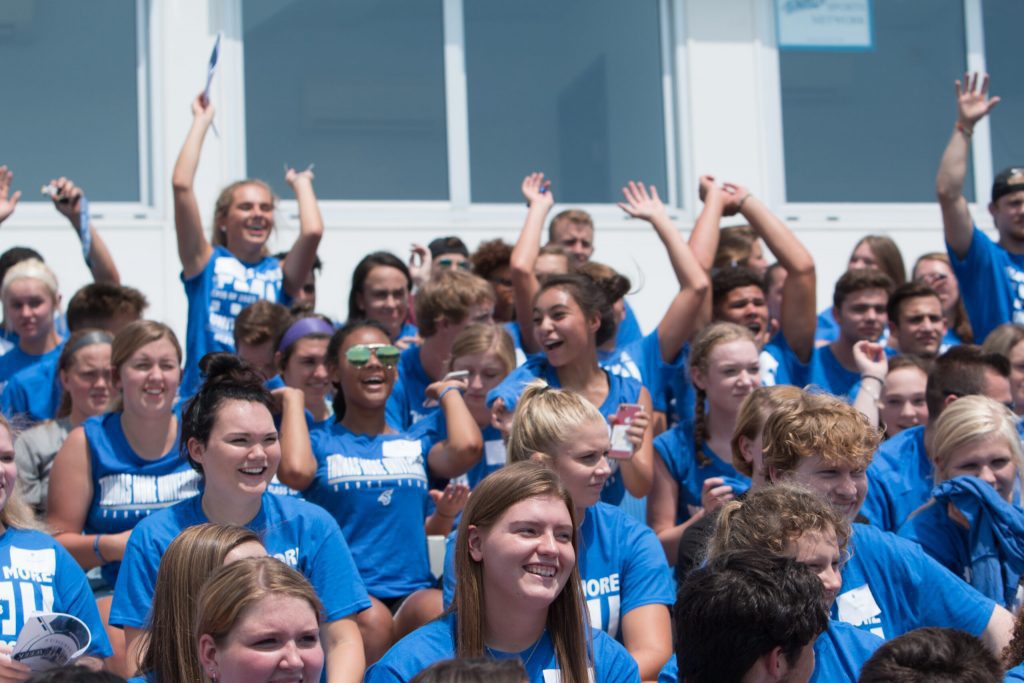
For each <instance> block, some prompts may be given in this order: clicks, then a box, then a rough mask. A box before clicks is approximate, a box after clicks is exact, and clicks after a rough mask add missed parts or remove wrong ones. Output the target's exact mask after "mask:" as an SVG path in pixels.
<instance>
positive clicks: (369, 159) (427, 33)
mask: <svg viewBox="0 0 1024 683" xmlns="http://www.w3.org/2000/svg"><path fill="white" fill-rule="evenodd" d="M242 22H243V31H244V49H245V110H246V154H247V161H248V171H249V174H250V175H251V176H255V177H260V178H263V179H265V180H267V181H268V182H269V183H270V184H271V185H272V186H273V187H274V189H275V190H276V191H277V192H278V193H279V194H281V195H282V196H290V195H291V193H290V192H289V191H286V190H287V187H286V185H285V183H284V167H283V166H284V164H289V165H291V166H294V167H297V168H305V167H306V165H308V164H309V163H310V162H315V163H316V168H315V173H316V186H317V192H318V195H319V196H320V197H321V198H323V199H405V200H431V199H432V200H443V199H447V198H448V161H447V137H446V128H445V125H446V122H445V92H444V63H443V60H444V50H443V36H442V30H443V24H442V15H441V2H440V0H299V1H296V0H291V1H288V2H282V1H281V0H246V2H245V3H244V5H243V7H242Z"/></svg>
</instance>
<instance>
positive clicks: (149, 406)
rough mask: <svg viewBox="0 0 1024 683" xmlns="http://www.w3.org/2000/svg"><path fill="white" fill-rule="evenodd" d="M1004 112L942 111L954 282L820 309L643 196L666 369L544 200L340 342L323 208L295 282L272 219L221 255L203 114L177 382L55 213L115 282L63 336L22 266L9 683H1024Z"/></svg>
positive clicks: (400, 265)
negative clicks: (995, 160) (80, 630)
mask: <svg viewBox="0 0 1024 683" xmlns="http://www.w3.org/2000/svg"><path fill="white" fill-rule="evenodd" d="M997 103H998V98H997V97H990V96H989V93H988V79H987V76H984V75H980V74H968V75H967V76H966V77H965V80H964V81H963V82H962V83H961V82H958V83H957V99H956V105H957V107H956V110H957V119H956V121H955V125H954V126H953V130H952V133H951V137H950V139H949V142H948V144H947V147H946V149H945V152H944V154H943V156H942V159H941V163H940V166H939V169H938V174H937V180H936V188H937V196H938V201H939V204H940V207H941V209H942V221H943V229H944V235H945V241H946V245H947V252H945V253H927V254H923V255H921V256H919V257H918V258H917V260H916V262H915V263H914V265H913V268H912V269H911V271H910V273H909V278H908V273H907V271H906V268H905V266H904V260H903V255H902V254H901V253H900V250H899V247H898V245H896V244H895V243H894V242H893V241H892V240H891V239H889V238H887V237H885V236H884V235H869V236H866V237H864V238H863V239H862V240H860V242H858V244H857V245H856V247H855V248H854V250H853V252H852V254H851V255H850V259H849V264H848V265H849V268H848V270H847V271H846V272H845V273H843V274H842V276H841V277H839V278H838V280H837V281H836V283H835V287H834V295H833V298H832V301H831V302H830V305H828V306H821V305H820V304H819V302H818V301H816V289H817V273H816V270H815V262H814V256H813V254H811V253H810V251H809V250H808V249H807V248H805V247H804V245H802V244H801V242H800V240H799V239H798V237H797V235H796V234H794V232H792V231H791V230H790V229H789V228H788V227H787V226H786V225H785V223H784V222H783V221H782V220H780V219H779V218H778V217H777V216H775V215H774V214H773V213H772V212H771V210H770V209H769V208H768V206H767V205H766V204H765V203H763V202H762V201H761V200H759V199H758V198H757V197H756V196H754V195H753V194H751V193H750V192H749V191H748V190H747V188H745V187H744V186H742V185H740V184H737V183H734V182H721V180H720V179H716V178H713V177H710V176H703V177H701V178H700V197H701V200H702V209H701V211H700V214H699V216H698V218H697V220H696V222H695V224H694V225H693V227H692V230H691V231H690V234H689V237H688V239H686V238H684V234H683V233H682V232H681V231H680V229H679V226H677V225H675V224H674V223H673V221H672V219H671V218H670V216H669V212H668V210H667V209H666V207H665V205H664V204H663V202H662V201H661V199H660V198H659V194H658V191H657V189H656V188H654V187H653V186H649V185H645V184H643V183H640V182H630V183H628V184H627V185H626V186H625V187H624V188H623V200H622V202H621V203H620V204H619V206H620V207H621V208H622V210H623V211H624V212H625V213H626V214H627V215H628V216H630V217H633V218H635V219H638V220H642V221H646V222H647V223H649V224H650V225H651V227H652V228H653V230H654V231H655V233H656V234H657V236H658V238H659V240H660V242H661V243H662V245H663V246H664V249H665V254H666V256H667V262H668V265H669V266H670V267H671V269H672V272H673V273H674V275H675V279H676V281H677V283H678V291H677V292H676V293H675V294H674V296H673V297H672V299H671V302H670V303H669V306H668V308H667V310H666V311H665V314H664V316H663V317H662V318H661V320H660V321H659V322H658V325H657V327H656V328H654V329H653V330H650V331H649V332H647V333H645V332H644V331H642V330H641V328H640V325H639V324H638V322H637V320H636V317H635V315H634V314H633V312H632V310H631V308H630V306H629V304H628V302H627V299H626V295H627V294H629V293H630V292H631V290H632V284H631V283H630V281H629V279H628V278H627V277H625V276H624V275H622V274H620V273H618V272H616V271H615V270H614V269H612V268H611V267H609V266H607V265H604V264H602V263H598V262H596V261H594V260H593V259H592V258H591V257H592V255H593V252H594V244H595V238H596V236H597V234H598V232H599V231H598V230H596V229H595V226H594V224H593V221H592V220H591V218H590V216H589V215H588V214H587V213H586V212H584V211H582V210H579V209H567V210H564V211H561V212H559V213H557V214H555V215H554V216H551V213H552V211H553V207H554V205H555V193H556V191H557V189H556V188H555V187H554V186H553V185H552V184H551V182H550V180H548V179H547V178H546V177H545V176H544V174H543V173H540V172H535V173H531V174H529V175H527V176H526V177H525V178H524V179H523V181H522V186H521V189H522V194H523V197H524V199H525V200H526V203H527V207H528V208H527V210H526V216H525V220H524V224H523V227H522V230H521V232H520V234H519V238H518V240H517V241H516V243H515V244H508V243H506V242H503V241H502V240H498V239H496V240H488V241H484V242H482V243H481V244H479V245H478V246H477V247H476V249H475V250H470V249H469V248H468V247H467V245H466V244H465V243H464V242H463V241H462V240H461V239H460V238H459V237H457V236H441V237H438V238H437V239H434V240H433V241H431V242H430V243H429V245H427V246H422V245H412V247H411V250H410V251H411V257H410V258H408V259H406V258H403V256H400V255H399V254H403V255H404V252H405V251H406V249H405V245H382V246H388V247H390V248H391V251H378V252H374V253H370V254H367V255H366V256H365V257H364V258H362V260H361V261H360V262H359V264H358V265H357V266H356V268H355V270H354V272H353V275H352V283H351V289H350V296H349V302H348V319H347V320H345V321H335V320H332V319H330V318H329V317H327V316H324V315H322V314H319V313H317V307H318V301H319V303H322V302H323V299H322V298H320V299H319V300H318V294H321V295H322V294H323V292H318V290H317V287H316V276H317V273H318V271H319V268H320V256H319V255H318V253H317V252H318V246H319V242H320V239H321V236H322V234H323V231H324V225H323V220H322V219H321V216H320V212H319V209H318V206H317V199H316V195H315V193H314V189H313V181H314V177H313V173H312V171H311V170H306V171H302V172H297V171H295V170H292V169H289V170H287V171H286V181H287V183H288V184H289V186H290V187H291V188H292V190H293V191H294V193H295V198H296V200H297V203H298V207H299V221H300V231H299V235H298V237H297V238H296V240H295V243H294V244H293V245H292V247H291V249H289V250H288V251H287V252H283V253H279V254H270V253H269V251H268V249H267V242H268V238H269V237H270V235H271V233H272V231H273V229H274V214H275V197H274V195H273V193H272V192H271V190H270V188H269V186H268V185H267V184H266V183H264V182H262V181H258V180H240V181H238V182H235V183H232V184H231V185H229V186H228V187H226V188H224V190H223V191H222V192H221V194H220V196H219V198H218V199H217V202H216V206H215V208H214V213H213V217H212V222H211V223H210V224H208V225H206V226H205V227H204V222H203V218H202V216H201V215H200V211H199V208H198V204H197V200H196V195H195V192H194V179H195V175H196V169H197V166H198V163H199V157H200V151H201V149H202V146H203V141H204V138H205V136H206V134H207V131H208V130H209V128H210V127H211V123H212V120H213V114H214V111H213V107H212V105H210V104H209V102H208V101H207V100H206V99H205V98H204V97H203V96H202V95H201V96H199V97H197V98H196V99H195V100H194V101H193V102H192V114H193V123H192V126H191V128H190V129H189V132H188V135H187V138H186V140H185V143H184V145H183V147H182V149H181V152H180V154H179V156H178V158H177V161H176V163H175V166H174V171H173V190H174V219H175V227H176V231H177V243H178V254H179V257H180V260H181V265H182V274H181V280H182V284H183V285H184V291H185V297H186V300H187V304H188V327H187V331H186V334H185V339H184V343H181V341H180V340H179V338H178V336H177V335H176V334H175V332H174V331H173V330H172V329H171V328H170V327H168V326H167V325H165V324H163V323H161V322H159V321H155V320H149V319H146V315H145V311H146V308H147V301H146V299H145V297H144V296H143V295H142V294H141V293H140V292H139V291H137V290H135V289H133V288H132V287H130V286H129V285H127V284H123V283H122V282H121V281H120V275H119V273H118V270H117V267H116V265H115V263H114V261H113V259H112V258H111V256H110V253H109V252H108V250H107V249H106V246H105V245H104V243H103V240H102V237H101V235H100V234H99V232H97V230H96V228H95V226H93V225H91V223H90V222H89V219H88V212H87V211H83V208H82V204H83V196H82V190H81V188H80V187H79V186H78V185H77V184H75V183H73V182H72V181H70V180H68V179H67V178H58V179H54V180H53V181H52V182H51V184H50V188H51V189H52V199H53V202H54V205H55V207H56V208H57V210H58V211H60V212H61V213H62V214H63V215H65V216H66V217H67V218H68V220H69V221H70V222H71V223H72V225H73V226H74V227H75V228H76V230H77V232H78V234H79V235H80V236H81V238H82V244H83V256H84V257H85V259H86V262H87V264H88V265H89V268H90V270H91V272H92V274H93V279H94V282H93V283H92V284H89V285H87V286H85V287H83V288H82V289H80V290H79V291H77V292H75V293H74V295H73V296H72V297H71V298H70V299H69V301H68V303H67V306H66V308H65V309H64V310H61V306H60V302H61V293H60V288H59V282H58V278H57V275H56V274H55V273H54V272H53V271H52V270H51V269H50V268H49V267H48V266H47V265H46V262H45V259H44V257H43V255H42V254H41V253H39V252H37V251H35V250H34V249H32V248H29V247H16V248H12V249H9V250H8V251H6V252H4V253H3V254H2V255H0V299H2V303H3V315H4V325H3V330H2V339H0V347H2V348H0V351H2V352H3V353H2V355H0V386H2V393H0V408H2V411H3V416H2V417H0V562H2V566H3V576H2V577H0V578H2V580H0V606H2V609H0V617H2V618H0V631H2V633H0V650H2V652H0V683H3V682H5V681H26V680H37V681H44V680H45V681H58V680H68V681H70V680H80V681H116V680H124V679H125V678H130V679H131V680H135V681H149V682H153V681H157V682H160V683H169V682H176V681H189V682H191V681H216V682H219V683H257V682H260V681H272V680H273V681H277V680H289V681H291V680H294V681H303V682H306V683H309V682H312V681H318V680H326V681H330V682H331V683H349V682H351V683H355V682H357V681H362V680H366V681H368V682H370V683H384V682H392V681H393V682H410V681H421V682H431V681H485V680H486V681H488V682H489V683H495V682H498V683H500V682H503V681H509V682H511V681H515V682H516V683H522V682H523V681H528V682H530V683H547V682H549V681H553V680H560V681H564V682H566V683H584V682H585V681H588V680H589V681H596V682H597V683H620V682H628V681H659V682H661V683H673V682H676V681H678V682H680V683H702V682H705V681H707V682H711V681H715V682H718V681H808V680H814V681H822V682H825V681H857V680H860V681H869V682H874V681H926V680H927V681H1000V680H1003V679H1004V676H1006V680H1020V681H1024V618H1019V617H1018V614H1019V613H1020V608H1021V604H1022V602H1024V585H1022V583H1021V578H1022V575H1024V507H1022V503H1021V489H1022V486H1021V484H1022V481H1024V479H1022V476H1024V447H1022V433H1024V428H1022V427H1021V425H1022V422H1021V419H1020V416H1021V415H1024V287H1022V286H1021V285H1022V283H1024V169H1018V168H1009V169H1006V170H1004V171H1002V172H1000V173H999V174H998V175H997V176H996V178H995V182H994V183H993V186H992V195H991V203H990V204H989V207H988V208H989V211H990V213H991V214H992V217H993V220H994V223H995V226H996V229H997V231H998V240H997V241H992V240H991V239H990V238H989V237H988V236H987V235H986V234H985V233H984V232H982V231H980V230H979V229H978V228H977V227H976V226H975V224H974V221H973V218H972V216H971V213H970V210H969V205H968V202H967V200H966V199H965V197H964V195H963V185H964V180H965V177H966V173H967V160H968V158H969V153H970V142H971V135H972V133H973V130H974V127H975V125H976V124H977V123H978V121H980V120H981V119H982V118H984V117H985V116H987V115H988V114H989V112H990V111H991V110H992V108H993V107H994V106H995V105H996V104H997ZM83 180H84V179H83ZM12 190H13V186H12V173H11V171H10V170H9V169H7V168H6V167H0V222H4V221H6V220H9V219H11V216H12V215H13V214H14V213H15V211H16V207H17V202H18V199H19V193H18V192H13V191H12ZM732 216H740V217H742V218H743V219H744V220H745V222H746V225H743V226H740V227H726V228H723V227H722V226H721V223H722V221H723V218H726V217H732ZM83 223H84V225H83ZM37 246H38V245H37ZM395 252H397V253H395ZM768 252H770V254H771V256H772V257H773V258H774V261H769V259H768V258H766V254H767V253H768ZM325 256H327V257H329V255H325ZM656 261H657V259H655V258H653V257H652V259H651V263H656ZM655 267H656V266H655ZM819 308H821V309H823V310H820V311H819ZM432 549H433V550H432ZM432 553H433V554H432ZM40 612H44V613H45V612H57V613H67V614H71V615H73V616H75V617H78V618H79V619H80V620H82V621H83V622H84V623H85V624H86V625H87V626H88V627H89V629H90V632H91V636H92V639H91V643H90V645H89V646H88V649H87V651H86V653H85V654H84V655H83V656H82V657H81V658H80V659H78V660H77V662H76V665H75V666H73V667H70V668H65V669H61V670H58V671H51V672H47V673H45V674H36V673H34V672H33V671H32V669H31V667H29V666H28V665H27V664H26V663H25V662H23V661H21V660H20V658H19V656H17V655H14V656H11V655H10V653H12V652H13V646H14V644H15V642H16V641H17V639H18V635H19V632H20V630H21V627H22V625H23V624H24V623H25V622H26V619H27V618H28V617H29V616H32V615H33V614H36V613H40ZM33 676H35V677H33Z"/></svg>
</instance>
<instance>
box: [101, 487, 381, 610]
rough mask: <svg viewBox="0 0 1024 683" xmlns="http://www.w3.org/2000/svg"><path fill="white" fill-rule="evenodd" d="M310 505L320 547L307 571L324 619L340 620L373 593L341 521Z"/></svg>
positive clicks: (314, 540)
mask: <svg viewBox="0 0 1024 683" xmlns="http://www.w3.org/2000/svg"><path fill="white" fill-rule="evenodd" d="M309 508H311V509H313V510H314V511H315V513H312V514H311V515H310V529H309V531H310V533H309V538H308V540H309V541H310V542H311V543H312V544H313V546H314V547H315V548H316V550H315V551H314V552H313V554H312V555H311V556H310V558H309V566H308V567H307V571H306V572H304V573H305V574H306V576H307V577H308V578H309V582H310V583H311V584H312V585H313V588H314V589H316V593H317V595H318V596H320V600H321V601H322V602H323V604H324V621H327V622H331V621H337V620H338V619H341V618H343V617H347V616H349V615H351V614H355V613H356V612H361V611H362V610H364V609H367V608H368V607H369V606H370V596H369V594H367V592H366V586H365V585H364V584H363V580H362V578H360V576H359V570H357V569H356V564H355V562H354V561H353V560H352V553H351V551H350V550H349V548H348V544H347V543H345V537H344V536H342V534H341V529H339V528H338V523H337V522H336V521H334V518H333V517H331V516H330V515H329V514H328V513H327V512H325V511H323V510H322V509H320V508H317V507H315V506H313V505H312V504H310V505H309ZM122 571H123V567H122ZM118 584H120V578H119V579H118Z"/></svg>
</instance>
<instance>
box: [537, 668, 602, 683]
mask: <svg viewBox="0 0 1024 683" xmlns="http://www.w3.org/2000/svg"><path fill="white" fill-rule="evenodd" d="M543 674H544V683H562V672H561V671H560V670H559V669H544V671H543ZM587 678H589V679H590V683H594V668H593V667H587Z"/></svg>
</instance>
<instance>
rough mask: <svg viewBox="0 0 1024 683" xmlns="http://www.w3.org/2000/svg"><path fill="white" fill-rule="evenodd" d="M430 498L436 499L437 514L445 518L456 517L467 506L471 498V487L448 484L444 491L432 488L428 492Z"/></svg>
mask: <svg viewBox="0 0 1024 683" xmlns="http://www.w3.org/2000/svg"><path fill="white" fill-rule="evenodd" d="M427 493H428V494H429V495H430V499H431V500H433V501H434V508H435V509H436V510H437V514H439V515H441V516H442V517H445V518H449V519H451V518H454V517H455V516H456V515H457V514H459V513H460V512H462V508H464V507H466V501H468V500H469V487H468V486H466V485H465V484H451V483H450V484H448V485H447V486H445V487H444V491H439V490H438V489H430V490H429V491H428V492H427Z"/></svg>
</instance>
